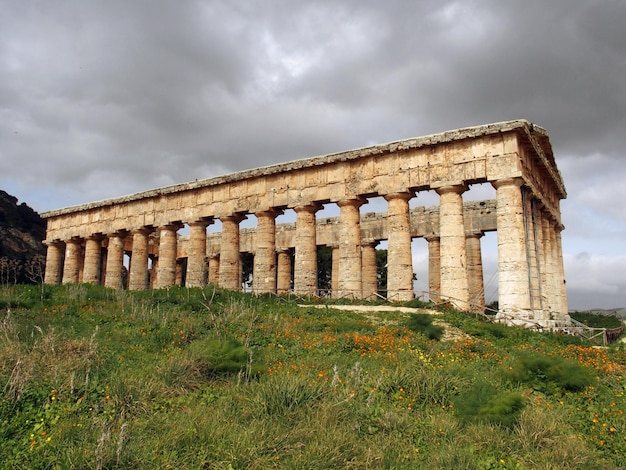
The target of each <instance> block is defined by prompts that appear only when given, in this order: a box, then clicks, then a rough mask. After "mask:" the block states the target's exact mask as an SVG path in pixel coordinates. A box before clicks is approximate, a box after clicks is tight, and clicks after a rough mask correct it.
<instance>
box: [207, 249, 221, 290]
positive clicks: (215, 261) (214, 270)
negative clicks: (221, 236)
mask: <svg viewBox="0 0 626 470" xmlns="http://www.w3.org/2000/svg"><path fill="white" fill-rule="evenodd" d="M219 282H220V255H212V256H210V257H209V284H215V285H218V284H219Z"/></svg>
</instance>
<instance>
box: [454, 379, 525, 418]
mask: <svg viewBox="0 0 626 470" xmlns="http://www.w3.org/2000/svg"><path fill="white" fill-rule="evenodd" d="M454 408H455V410H456V413H457V416H458V417H459V418H460V419H461V420H462V421H465V422H479V423H488V424H497V425H501V426H507V427H511V426H514V425H515V424H516V423H517V420H518V418H519V415H520V413H521V411H522V409H523V408H524V398H523V397H522V395H521V394H520V393H517V392H508V393H501V392H499V391H498V390H497V389H496V388H495V387H493V385H492V384H489V383H487V382H482V381H481V382H478V383H476V384H474V385H473V386H472V387H470V388H469V389H467V390H466V391H465V392H463V393H461V394H459V396H458V397H457V398H456V399H455V401H454Z"/></svg>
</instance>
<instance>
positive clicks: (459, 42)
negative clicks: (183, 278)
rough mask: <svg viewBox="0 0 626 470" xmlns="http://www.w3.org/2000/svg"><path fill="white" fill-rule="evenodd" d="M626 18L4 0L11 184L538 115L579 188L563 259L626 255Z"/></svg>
mask: <svg viewBox="0 0 626 470" xmlns="http://www.w3.org/2000/svg"><path fill="white" fill-rule="evenodd" d="M624 17H626V3H624V2H623V1H622V0H612V1H611V0H607V1H603V2H594V1H591V0H567V1H566V0H559V1H552V2H543V1H538V0H531V1H521V0H519V1H511V2H506V3H504V2H499V1H496V0H473V1H468V2H454V1H434V0H429V1H420V2H410V1H407V0H390V1H388V2H377V1H373V0H365V1H363V0H361V1H357V0H344V1H341V2H336V1H332V2H331V1H327V0H318V1H313V2H304V1H287V0H268V1H266V2H254V1H241V2H227V1H225V0H221V1H220V0H207V1H203V0H181V1H177V2H169V1H157V0H150V1H148V0H142V1H133V2H123V1H120V0H112V1H102V0H95V1H90V2H82V1H78V0H61V1H57V2H45V1H37V0H8V1H7V2H5V5H4V8H3V9H2V10H0V142H2V144H1V145H0V188H2V189H4V190H7V191H9V192H11V193H12V194H15V195H16V196H18V197H19V198H20V199H22V200H24V201H26V202H28V203H29V204H30V205H32V206H33V207H34V208H35V209H36V210H39V211H43V210H48V209H54V208H58V207H62V206H66V205H71V204H79V203H83V202H88V201H92V200H97V199H103V198H108V197H115V196H119V195H121V194H128V193H132V192H136V191H140V190H144V189H148V188H152V187H158V186H162V185H168V184H173V183H178V182H184V181H188V180H193V179H197V178H206V177H211V176H216V175H218V174H222V173H225V172H232V171H238V170H242V169H246V168H251V167H256V166H261V165H267V164H271V163H277V162H282V161H286V160H292V159H296V158H304V157H309V156H314V155H319V154H323V153H327V152H335V151H340V150H345V149H349V148H355V147H360V146H365V145H370V144H373V143H380V142H386V141H390V140H395V139H400V138H404V137H411V136H418V135H423V134H427V133H433V132H440V131H444V130H448V129H452V128H456V127H462V126H468V125H476V124H483V123H487V122H495V121H502V120H508V119H516V118H527V119H530V120H531V121H534V122H536V123H538V124H539V125H541V126H543V127H545V128H546V129H547V130H548V132H549V133H550V136H551V140H552V144H553V147H554V150H555V155H556V157H557V163H558V164H559V166H560V167H561V170H562V173H563V175H564V179H565V183H566V186H567V188H568V192H569V198H568V199H567V200H566V201H564V202H563V215H564V221H565V224H566V227H567V229H566V231H565V232H564V233H563V237H564V247H565V249H566V250H568V256H566V268H567V269H568V272H569V273H573V274H572V276H575V273H577V272H578V271H580V269H581V267H580V265H579V264H576V263H577V262H578V261H576V260H577V258H576V256H575V254H576V253H580V252H583V251H586V252H588V253H589V255H590V258H591V261H593V262H595V263H597V264H596V265H597V266H602V265H605V266H607V268H606V269H607V270H617V269H618V268H617V265H616V264H615V263H610V262H609V261H608V260H610V259H611V257H610V255H609V254H607V253H605V252H604V251H602V250H604V249H609V248H610V249H611V250H612V252H613V253H615V256H616V257H618V256H623V255H624V253H625V252H624V248H623V247H624V246H625V244H624V239H625V237H626V235H625V233H626V213H625V212H624V208H623V204H621V201H623V200H624V198H625V197H626V194H625V193H624V189H623V188H624V185H623V183H622V181H621V179H622V175H623V174H624V169H626V165H625V161H624V150H623V149H624V148H626V136H625V133H624V129H626V84H625V83H626V82H625V81H624V79H623V77H625V76H626V32H625V30H624V28H623V18H624ZM607 247H609V248H607ZM614 277H616V278H618V275H617V273H616V276H614ZM595 279H599V276H598V275H595ZM570 285H572V283H570ZM573 285H576V283H574V284H573ZM570 289H572V288H570ZM574 289H578V291H577V292H582V290H581V289H582V287H580V286H579V287H576V288H574ZM615 292H617V294H615V295H616V296H617V298H619V295H621V294H620V293H623V292H624V289H623V288H622V289H621V290H620V289H619V288H618V289H617V290H615ZM581 295H582V294H581ZM590 295H591V294H590ZM583 296H584V295H583ZM622 299H623V302H622V303H624V304H626V298H624V297H622Z"/></svg>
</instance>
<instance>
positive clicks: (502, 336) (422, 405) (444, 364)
mask: <svg viewBox="0 0 626 470" xmlns="http://www.w3.org/2000/svg"><path fill="white" fill-rule="evenodd" d="M297 302H299V303H302V302H303V299H288V298H276V297H270V296H267V297H253V296H250V295H246V294H240V293H232V292H226V291H221V290H215V289H213V288H211V287H209V288H206V289H204V290H200V289H184V288H172V289H168V290H156V291H154V290H153V291H146V292H127V291H112V290H107V289H104V288H101V287H96V286H84V285H70V286H55V287H51V286H45V288H44V289H43V290H42V289H41V287H38V286H20V285H18V286H11V287H3V288H2V289H0V314H1V316H0V390H1V391H2V401H1V402H0V403H1V404H0V467H1V468H7V469H12V468H16V469H17V468H20V469H22V468H51V469H55V468H59V469H66V468H81V469H82V468H95V469H105V468H106V469H113V468H150V469H154V468H161V469H166V468H176V469H197V468H215V469H265V468H289V469H291V468H302V469H305V468H306V469H317V468H319V469H327V468H346V469H348V468H349V469H367V468H396V469H404V468H406V469H414V468H446V469H451V468H454V469H460V468H484V469H495V468H503V469H520V468H521V469H535V468H546V469H547V468H559V469H563V468H571V469H578V468H585V469H594V468H598V469H608V468H612V469H614V468H618V467H620V466H623V465H625V464H626V419H625V416H624V414H625V413H626V398H625V396H624V393H625V389H626V384H625V383H624V372H625V370H626V353H625V352H624V349H623V343H619V344H616V345H613V346H611V347H609V348H597V347H592V345H589V344H585V343H581V342H580V340H579V339H577V338H575V337H571V336H565V335H553V334H547V333H535V332H531V331H528V330H524V329H518V328H508V327H504V326H501V325H495V324H491V323H488V322H485V321H482V320H480V319H477V318H473V317H470V316H467V315H463V314H460V313H457V312H453V311H446V312H436V313H437V314H436V315H429V316H424V315H420V314H419V313H407V312H388V311H384V312H383V311H367V312H358V311H349V310H348V311H345V310H338V309H335V308H333V305H331V304H328V305H326V306H325V307H324V308H315V307H314V306H306V307H301V306H298V303H297ZM355 310H356V309H355ZM416 312H417V311H416ZM427 312H430V313H432V311H427Z"/></svg>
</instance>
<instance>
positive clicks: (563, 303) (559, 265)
mask: <svg viewBox="0 0 626 470" xmlns="http://www.w3.org/2000/svg"><path fill="white" fill-rule="evenodd" d="M564 228H565V227H563V225H561V224H559V225H557V227H556V230H555V232H556V237H555V238H556V265H555V272H556V276H555V277H556V281H557V287H558V291H557V294H558V299H559V300H560V302H559V307H560V308H559V310H558V312H557V313H558V314H559V316H560V318H559V320H569V318H570V316H569V313H568V304H567V288H566V285H565V267H564V265H563V244H562V241H561V232H562V231H563V229H564Z"/></svg>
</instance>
